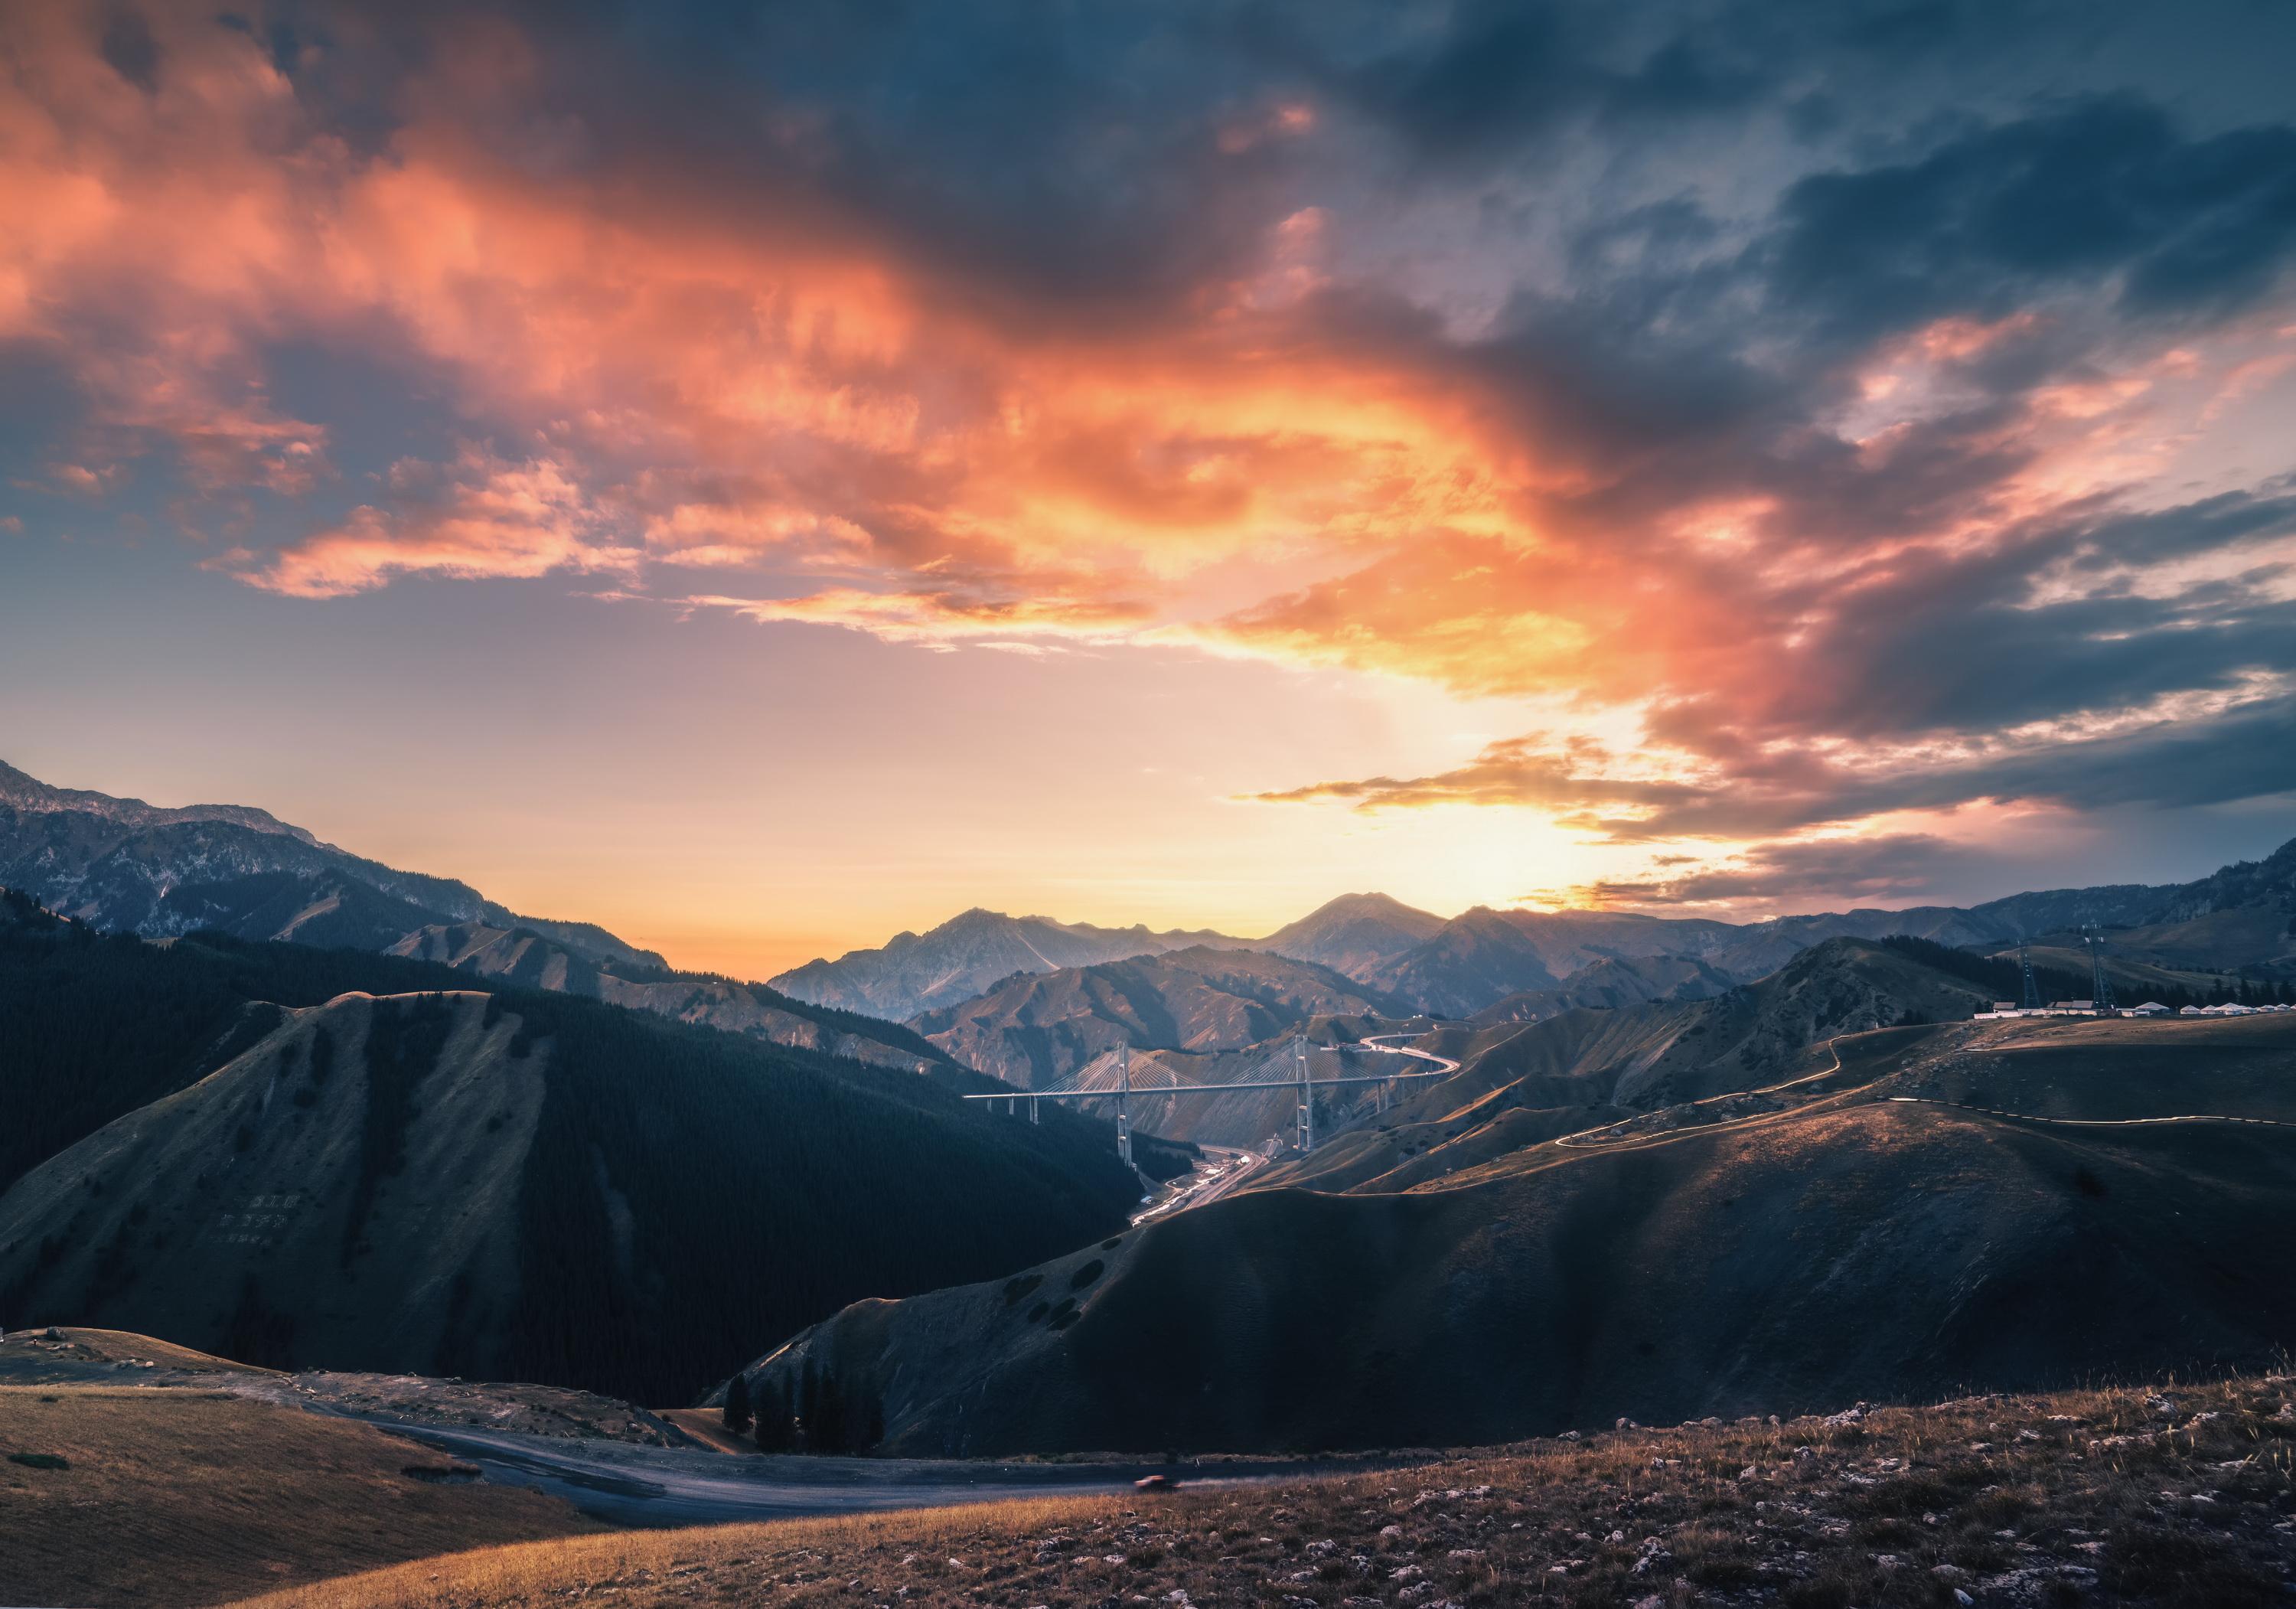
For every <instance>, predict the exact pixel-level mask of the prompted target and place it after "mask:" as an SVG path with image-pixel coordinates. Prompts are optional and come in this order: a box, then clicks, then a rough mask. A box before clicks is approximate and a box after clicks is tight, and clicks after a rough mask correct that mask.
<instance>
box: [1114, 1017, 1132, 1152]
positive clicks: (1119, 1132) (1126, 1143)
mask: <svg viewBox="0 0 2296 1609" xmlns="http://www.w3.org/2000/svg"><path fill="white" fill-rule="evenodd" d="M1116 1067H1117V1071H1118V1072H1119V1073H1120V1074H1121V1075H1122V1077H1123V1080H1124V1082H1123V1088H1121V1089H1120V1090H1119V1092H1118V1094H1117V1096H1116V1154H1117V1155H1119V1156H1120V1157H1122V1158H1123V1159H1124V1165H1125V1166H1126V1167H1128V1168H1129V1167H1130V1166H1131V1165H1132V1047H1131V1046H1130V1045H1128V1044H1127V1045H1119V1047H1117V1050H1116Z"/></svg>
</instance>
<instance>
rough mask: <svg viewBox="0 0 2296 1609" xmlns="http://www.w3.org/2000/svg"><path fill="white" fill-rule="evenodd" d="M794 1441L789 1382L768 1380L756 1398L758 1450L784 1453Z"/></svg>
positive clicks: (774, 1379)
mask: <svg viewBox="0 0 2296 1609" xmlns="http://www.w3.org/2000/svg"><path fill="white" fill-rule="evenodd" d="M796 1441H797V1435H796V1427H795V1426H793V1425H792V1424H791V1423H790V1389H789V1382H788V1381H787V1380H786V1379H782V1378H779V1377H775V1378H772V1379H768V1380H767V1382H766V1383H765V1385H764V1387H763V1388H762V1390H761V1391H760V1392H759V1394H758V1451H759V1452H767V1453H785V1452H787V1451H789V1449H791V1447H792V1446H794V1445H795V1444H796Z"/></svg>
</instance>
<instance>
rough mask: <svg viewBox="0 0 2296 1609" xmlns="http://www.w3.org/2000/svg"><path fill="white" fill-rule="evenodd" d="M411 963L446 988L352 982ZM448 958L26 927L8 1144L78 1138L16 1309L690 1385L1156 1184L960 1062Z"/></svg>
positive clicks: (1051, 1243) (344, 1359)
mask: <svg viewBox="0 0 2296 1609" xmlns="http://www.w3.org/2000/svg"><path fill="white" fill-rule="evenodd" d="M380 981H389V982H398V983H400V984H402V985H404V984H406V983H407V982H417V983H419V984H421V985H423V986H425V987H424V988H423V992H422V993H420V994H407V995H403V996H400V997H396V998H392V999H389V1000H384V1001H376V1000H371V999H368V998H366V997H364V996H362V995H352V996H351V997H348V998H339V997H340V995H341V994H342V991H344V990H347V989H359V988H360V987H362V986H363V985H364V986H368V987H372V986H373V984H374V983H376V982H380ZM440 981H447V982H448V983H449V984H459V983H462V982H464V981H467V980H466V979H465V978H464V976H463V974H460V973H453V972H449V971H446V970H445V969H442V968H437V967H431V966H427V965H423V964H421V963H416V962H411V961H404V960H395V959H392V958H389V957H382V956H368V955H360V954H357V953H356V952H329V951H321V950H314V949H308V948H301V947H298V946H294V945H283V944H275V945H243V944H238V943H235V942H233V941H229V940H208V939H186V940H179V941H177V942H176V944H174V945H172V946H170V947H168V948H157V947H153V946H150V945H146V944H142V943H139V942H138V941H136V940H129V939H122V938H105V937H99V936H97V935H95V934H94V933H92V932H87V931H86V930H84V929H78V928H69V929H67V928H59V927H56V926H54V925H53V924H45V925H43V924H36V923H20V924H16V925H13V926H12V927H10V928H9V929H7V930H5V931H4V932H0V983H4V985H5V986H4V987H0V1001H4V1002H5V1006H4V1010H5V1012H6V1014H7V1017H8V1021H7V1022H6V1023H0V1028H6V1027H9V1026H15V1027H20V1028H21V1030H23V1031H22V1033H21V1037H17V1038H12V1039H11V1041H10V1042H11V1045H12V1049H21V1054H16V1055H11V1057H10V1058H9V1059H8V1061H7V1062H6V1063H5V1064H4V1066H0V1096H4V1097H5V1099H6V1101H7V1103H8V1106H9V1109H10V1110H11V1111H12V1112H26V1113H30V1114H34V1115H33V1119H32V1121H31V1123H30V1124H29V1127H31V1128H32V1129H34V1131H35V1132H34V1133H33V1134H32V1135H31V1136H29V1137H25V1136H24V1135H23V1134H22V1132H21V1130H17V1131H13V1132H11V1133H10V1135H9V1139H10V1140H11V1141H12V1142H13V1143H14V1144H13V1148H12V1150H11V1151H10V1152H9V1153H8V1154H10V1155H12V1156H14V1157H16V1158H18V1159H19V1167H20V1168H21V1167H22V1166H23V1165H24V1164H25V1163H26V1162H29V1159H30V1158H32V1157H33V1156H34V1155H35V1154H37V1153H39V1152H41V1151H44V1150H53V1151H55V1152H57V1153H58V1154H53V1155H50V1156H48V1157H47V1159H46V1160H45V1162H40V1163H39V1164H38V1165H37V1166H35V1167H31V1168H30V1170H29V1171H26V1172H21V1176H19V1177H17V1178H15V1179H14V1182H13V1184H12V1186H11V1187H10V1188H9V1189H8V1190H7V1191H6V1193H5V1194H0V1315H4V1316H5V1319H6V1322H8V1323H9V1324H10V1325H11V1326H20V1325H24V1324H94V1325H100V1326H111V1327H118V1328H126V1329H135V1330H143V1331H150V1332H154V1333H159V1334H168V1335H170V1336H172V1337H175V1338H176V1339H179V1340H182V1341H184V1342H186V1343H188V1344H191V1345H193V1346H197V1347H201V1348H203V1349H206V1350H217V1351H223V1352H227V1353H229V1354H231V1355H233V1356H237V1357H242V1358H248V1359H250V1360H252V1361H257V1362H266V1363H285V1362H291V1363H295V1364H298V1365H317V1366H327V1367H359V1368H373V1369H381V1370H435V1371H437V1372H440V1373H447V1374H461V1375H472V1376H479V1377H494V1378H522V1379H531V1380H538V1381H545V1382H550V1383H562V1384H570V1385H581V1386H586V1387H590V1388H594V1389H598V1390H603V1391H611V1392H612V1393H614V1394H616V1395H619V1396H624V1397H631V1398H636V1399H639V1400H652V1401H656V1402H676V1401H681V1400H685V1399H686V1398H688V1397H689V1396H690V1395H691V1394H692V1393H693V1392H694V1391H697V1390H699V1389H700V1388H701V1387H702V1386H703V1385H705V1384H707V1383H709V1381H711V1380H713V1379H715V1378H717V1377H719V1376H722V1375H723V1374H724V1372H725V1370H726V1367H729V1365H730V1364H731V1362H732V1361H734V1360H735V1359H739V1358H741V1357H742V1356H744V1355H746V1354H748V1353H750V1352H751V1351H754V1350H755V1349H756V1348H757V1346H758V1344H759V1343H760V1342H761V1341H762V1340H765V1339H767V1338H770V1337H773V1336H775V1335H778V1334H787V1333H790V1332H791V1331H793V1330H795V1329H797V1328H798V1327H799V1326H802V1325H804V1324H806V1323H808V1322H809V1321H810V1320H812V1319H814V1318H819V1317H821V1316H823V1315H824V1314H826V1313H829V1312H832V1311H834V1310H835V1309H837V1308H839V1307H840V1306H841V1305H843V1304H844V1303H846V1302H849V1301H854V1300H857V1299H858V1298H860V1297H864V1296H873V1295H895V1294H903V1293H913V1292H917V1291H922V1290H927V1289H931V1288H932V1287H935V1286H937V1285H945V1284H947V1283H950V1282H951V1281H954V1280H964V1279H976V1278H981V1277H988V1276H989V1275H991V1274H994V1273H997V1272H999V1271H1002V1270H1006V1269H1009V1268H1013V1267H1014V1266H1017V1265H1020V1264H1022V1263H1025V1262H1028V1261H1030V1260H1035V1259H1037V1258H1041V1257H1045V1256H1048V1255H1051V1254H1052V1253H1054V1252H1057V1251H1060V1250H1062V1249H1063V1248H1065V1247H1067V1246H1070V1245H1075V1244H1083V1243H1086V1242H1088V1241H1090V1240H1092V1239H1094V1238H1095V1237H1097V1236H1099V1235H1104V1234H1105V1233H1106V1232H1107V1231H1108V1229H1109V1228H1110V1227H1116V1226H1119V1225H1120V1224H1121V1223H1122V1221H1123V1219H1124V1216H1125V1213H1126V1211H1128V1208H1129V1207H1130V1205H1131V1203H1133V1201H1134V1200H1135V1199H1136V1196H1137V1194H1138V1191H1139V1186H1138V1182H1137V1180H1136V1178H1135V1177H1134V1176H1133V1175H1132V1174H1131V1173H1130V1172H1129V1171H1128V1170H1126V1169H1124V1168H1123V1167H1122V1166H1121V1165H1120V1164H1119V1163H1118V1162H1116V1160H1115V1157H1114V1150H1113V1145H1112V1142H1111V1138H1110V1137H1109V1133H1108V1130H1107V1129H1106V1128H1105V1127H1104V1126H1103V1125H1099V1124H1095V1123H1093V1122H1090V1121H1087V1120H1084V1119H1081V1118H1079V1117H1078V1116H1076V1115H1075V1114H1073V1113H1067V1112H1047V1113H1046V1114H1045V1121H1044V1122H1043V1123H1042V1124H1041V1125H1030V1124H1027V1123H1013V1122H1011V1121H1005V1120H1004V1119H1002V1118H1001V1117H992V1116H991V1114H989V1113H988V1112H985V1111H982V1110H980V1109H979V1108H978V1107H976V1106H972V1105H968V1104H965V1103H963V1102H961V1101H959V1100H957V1099H956V1098H955V1093H954V1092H953V1090H952V1089H950V1088H944V1081H943V1080H941V1079H939V1078H937V1077H936V1078H920V1077H918V1076H916V1075H914V1074H913V1073H906V1072H897V1071H888V1070H884V1069H881V1068H874V1067H869V1066H865V1065H862V1064H860V1063H854V1062H851V1061H845V1060H840V1059H836V1058H831V1057H826V1056H820V1055H810V1054H808V1053H806V1052H802V1051H797V1050H791V1049H786V1048H783V1047H772V1046H767V1045H761V1044H758V1043H756V1042H754V1041H750V1040H746V1039H741V1038H734V1037H731V1036H728V1035H726V1034H721V1033H716V1032H712V1031H709V1030H702V1029H691V1028H684V1027H680V1026H678V1025H676V1024H675V1023H671V1022H663V1021H660V1020H659V1019H656V1018H653V1017H650V1016H644V1015H640V1014H635V1013H631V1012H627V1011H622V1010H619V1009H617V1008H615V1007H612V1006H606V1005H603V1004H600V1003H597V1002H594V1001H590V1000H586V999H580V998H577V997H568V996H553V995H537V994H528V993H522V992H517V991H504V992H498V993H496V994H494V995H491V996H489V995H485V994H480V993H476V992H472V991H467V990H465V991H458V992H456V991H449V990H442V989H439V987H438V986H439V983H440ZM315 997H316V998H315ZM328 1000H332V1001H333V1002H334V1003H333V1004H330V1005H321V1004H319V1002H322V1001H328ZM250 1002H265V1003H269V1002H275V1003H276V1004H275V1005H268V1004H266V1006H263V1007H262V1008H259V1009H250V1008H249V1007H250ZM947 1081H948V1082H951V1083H960V1084H964V1083H970V1082H972V1075H969V1074H963V1073H958V1072H955V1071H951V1072H950V1073H949V1074H948V1076H947ZM67 1147H69V1148H67Z"/></svg>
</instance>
